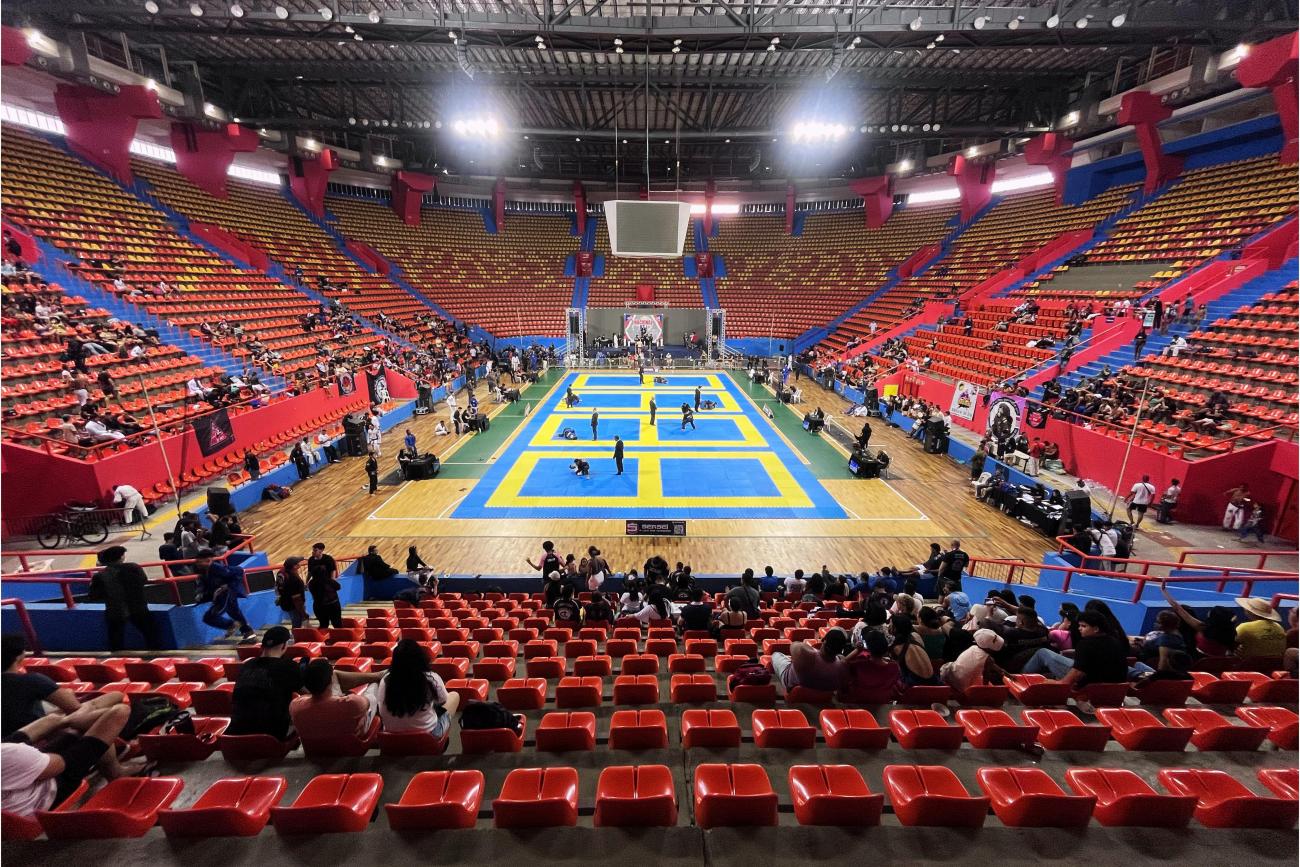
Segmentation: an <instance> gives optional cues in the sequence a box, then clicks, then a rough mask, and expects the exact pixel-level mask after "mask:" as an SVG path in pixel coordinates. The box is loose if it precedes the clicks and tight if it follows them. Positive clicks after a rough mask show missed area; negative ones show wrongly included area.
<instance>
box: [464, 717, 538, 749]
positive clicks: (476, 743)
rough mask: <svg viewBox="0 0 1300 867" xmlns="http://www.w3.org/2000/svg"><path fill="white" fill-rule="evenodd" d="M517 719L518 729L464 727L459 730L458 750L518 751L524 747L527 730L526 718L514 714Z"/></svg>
mask: <svg viewBox="0 0 1300 867" xmlns="http://www.w3.org/2000/svg"><path fill="white" fill-rule="evenodd" d="M515 719H517V720H519V731H518V732H514V731H512V730H510V729H466V728H462V729H461V730H460V750H461V752H462V753H464V754H465V755H467V756H468V755H479V754H482V753H518V752H521V751H522V750H523V748H524V735H525V734H526V733H527V730H528V720H527V718H525V717H524V715H523V714H515Z"/></svg>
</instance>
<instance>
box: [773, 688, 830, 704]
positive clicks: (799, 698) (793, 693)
mask: <svg viewBox="0 0 1300 867" xmlns="http://www.w3.org/2000/svg"><path fill="white" fill-rule="evenodd" d="M785 702H786V704H811V705H814V706H816V707H830V706H831V705H833V704H835V693H833V692H831V691H829V690H824V689H810V688H808V687H806V686H796V687H795V688H794V689H791V690H788V691H787V692H786V694H785Z"/></svg>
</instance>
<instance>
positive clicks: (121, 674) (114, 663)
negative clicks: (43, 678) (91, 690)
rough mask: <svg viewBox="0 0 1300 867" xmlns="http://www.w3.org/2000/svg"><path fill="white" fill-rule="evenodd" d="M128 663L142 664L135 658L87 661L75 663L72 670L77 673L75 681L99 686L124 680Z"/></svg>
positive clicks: (140, 660)
mask: <svg viewBox="0 0 1300 867" xmlns="http://www.w3.org/2000/svg"><path fill="white" fill-rule="evenodd" d="M128 661H130V662H143V660H142V659H140V658H139V657H136V656H132V657H117V658H109V659H87V660H85V661H83V662H78V663H76V664H75V665H73V666H72V668H73V670H74V671H76V672H77V679H79V680H84V681H86V682H87V683H93V684H95V685H96V686H99V685H102V684H105V683H113V682H115V681H119V680H126V663H127V662H128Z"/></svg>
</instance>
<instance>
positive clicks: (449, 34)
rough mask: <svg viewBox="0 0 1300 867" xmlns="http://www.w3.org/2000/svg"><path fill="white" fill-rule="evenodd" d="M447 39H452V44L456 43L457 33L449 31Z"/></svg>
mask: <svg viewBox="0 0 1300 867" xmlns="http://www.w3.org/2000/svg"><path fill="white" fill-rule="evenodd" d="M447 38H448V39H450V40H451V41H452V42H455V41H456V31H455V30H448V31H447Z"/></svg>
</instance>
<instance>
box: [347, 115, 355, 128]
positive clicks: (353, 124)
mask: <svg viewBox="0 0 1300 867" xmlns="http://www.w3.org/2000/svg"><path fill="white" fill-rule="evenodd" d="M356 125H357V119H356V118H355V117H350V118H348V126H356Z"/></svg>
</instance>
